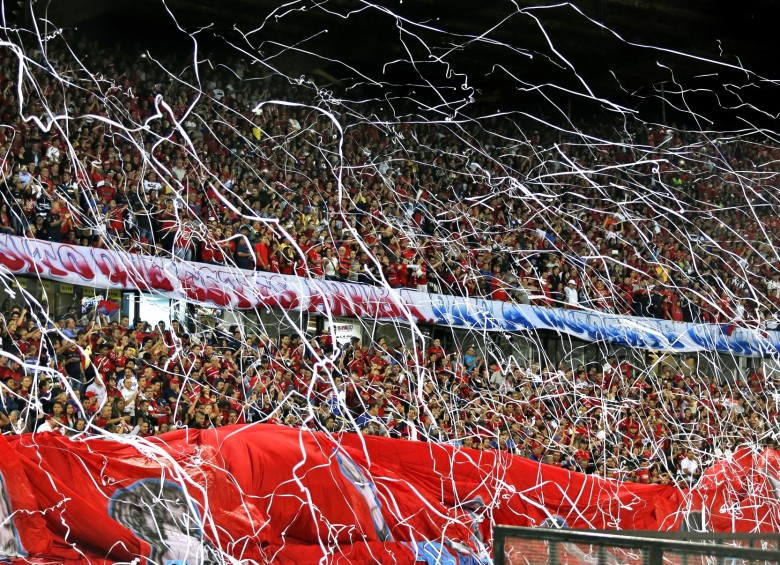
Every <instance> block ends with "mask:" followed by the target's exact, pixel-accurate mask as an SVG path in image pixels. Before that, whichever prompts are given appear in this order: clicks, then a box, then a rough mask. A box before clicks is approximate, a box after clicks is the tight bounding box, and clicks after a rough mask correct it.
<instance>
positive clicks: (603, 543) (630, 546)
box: [493, 526, 780, 565]
mask: <svg viewBox="0 0 780 565" xmlns="http://www.w3.org/2000/svg"><path fill="white" fill-rule="evenodd" d="M778 542H780V534H715V533H706V532H705V533H699V532H644V531H642V532H636V531H591V530H555V529H547V528H518V527H508V526H497V527H496V528H495V529H494V532H493V552H494V553H493V555H494V563H495V564H496V565H514V564H520V563H522V564H524V565H542V564H544V565H546V564H550V565H574V564H583V565H586V564H587V565H596V564H598V565H695V564H699V563H701V564H709V565H720V564H723V565H742V564H746V565H747V564H751V565H752V564H759V563H760V564H780V550H778V549H765V548H766V547H769V548H772V547H774V548H778Z"/></svg>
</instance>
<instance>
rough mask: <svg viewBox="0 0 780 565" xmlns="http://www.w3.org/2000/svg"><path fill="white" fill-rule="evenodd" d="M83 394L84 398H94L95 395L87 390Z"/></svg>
mask: <svg viewBox="0 0 780 565" xmlns="http://www.w3.org/2000/svg"><path fill="white" fill-rule="evenodd" d="M84 396H85V397H86V398H95V397H96V396H97V395H96V394H95V393H94V391H91V390H88V391H87V392H86V393H85V394H84Z"/></svg>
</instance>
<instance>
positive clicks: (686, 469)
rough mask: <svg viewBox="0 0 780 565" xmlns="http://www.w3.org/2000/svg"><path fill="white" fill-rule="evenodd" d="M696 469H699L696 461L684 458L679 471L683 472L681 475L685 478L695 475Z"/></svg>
mask: <svg viewBox="0 0 780 565" xmlns="http://www.w3.org/2000/svg"><path fill="white" fill-rule="evenodd" d="M698 469H699V463H698V461H696V459H691V458H689V457H686V458H685V459H683V460H682V462H681V463H680V470H681V471H682V472H683V475H685V476H686V477H687V476H694V475H696V471H697V470H698Z"/></svg>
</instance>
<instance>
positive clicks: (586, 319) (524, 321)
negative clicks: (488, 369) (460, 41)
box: [0, 235, 780, 356]
mask: <svg viewBox="0 0 780 565" xmlns="http://www.w3.org/2000/svg"><path fill="white" fill-rule="evenodd" d="M1 268H4V269H5V271H6V272H8V273H11V274H14V275H34V276H38V277H41V278H45V279H50V280H55V281H61V282H65V283H70V284H76V285H85V286H93V287H98V288H105V289H111V288H114V289H126V290H135V289H140V290H142V291H155V292H160V293H164V294H165V295H167V296H169V297H171V298H175V299H183V300H188V301H190V302H194V303H199V304H203V305H206V306H209V307H218V308H235V309H253V308H263V307H271V308H281V309H283V310H303V311H306V312H311V313H319V314H324V315H327V316H329V317H332V316H340V317H352V318H364V319H377V320H394V321H406V322H412V321H414V322H420V323H428V324H437V325H444V326H453V327H461V328H467V329H474V330H479V331H484V330H501V331H528V330H552V331H556V332H560V333H565V334H569V335H572V336H576V337H578V338H580V339H583V340H586V341H600V342H603V343H611V344H614V345H622V346H628V347H636V348H643V349H648V348H649V349H653V350H664V351H674V352H691V351H720V352H729V353H732V354H735V355H742V356H765V355H768V354H770V353H773V352H774V353H778V354H780V332H777V331H764V330H759V329H756V328H736V327H732V328H730V329H729V330H728V331H724V328H723V327H722V326H721V325H720V324H685V323H680V322H671V321H666V320H653V319H649V318H632V317H628V316H614V315H606V314H603V313H600V312H587V311H581V310H561V309H556V308H542V307H536V306H528V305H521V304H513V303H510V302H499V301H495V300H485V299H476V298H463V297H455V296H446V295H441V294H428V293H422V292H417V291H413V290H408V289H390V288H387V287H374V286H368V285H360V284H353V283H342V282H333V281H323V280H314V279H305V278H301V277H295V276H289V275H280V274H275V273H267V272H261V271H245V270H241V269H237V268H230V267H221V266H217V265H206V264H202V263H191V262H184V261H179V260H174V259H170V258H167V259H166V258H161V257H151V256H144V255H135V254H132V253H125V252H117V251H111V250H108V249H96V248H92V247H79V246H73V245H65V244H58V243H52V242H46V241H39V240H35V239H25V238H20V237H15V236H9V235H0V269H1Z"/></svg>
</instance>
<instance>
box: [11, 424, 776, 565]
mask: <svg viewBox="0 0 780 565" xmlns="http://www.w3.org/2000/svg"><path fill="white" fill-rule="evenodd" d="M778 471H780V454H778V453H777V452H774V451H767V452H763V453H758V452H752V451H750V450H748V449H743V450H741V451H738V452H737V453H736V454H735V455H734V456H733V457H732V458H730V459H724V460H722V461H720V462H719V463H718V464H716V465H715V466H713V467H712V468H711V469H709V470H708V471H707V472H706V473H705V475H704V476H703V477H702V480H701V481H700V483H699V485H698V486H697V487H696V488H694V489H691V490H681V489H678V488H675V487H671V486H662V485H641V484H634V483H620V482H616V481H612V480H607V479H603V478H599V477H596V476H592V475H582V474H578V473H574V472H570V471H566V470H562V469H560V468H557V467H552V466H548V465H543V464H539V463H535V462H532V461H529V460H527V459H523V458H520V457H516V456H512V455H508V454H506V453H500V452H488V451H485V452H482V451H475V450H470V449H461V448H458V447H454V446H450V445H442V444H431V443H422V442H412V441H402V440H392V439H386V438H378V437H363V436H358V435H350V434H347V435H342V436H338V437H330V436H327V435H324V434H320V433H311V432H307V431H301V430H299V429H295V428H286V427H280V426H273V425H251V426H233V427H225V428H219V429H215V430H202V431H198V430H179V431H175V432H172V433H170V434H166V435H164V436H161V437H156V438H151V439H150V440H140V439H135V438H134V439H128V441H126V442H118V441H111V440H107V439H102V438H92V439H89V440H84V441H74V440H71V439H68V438H65V437H63V436H60V435H58V434H49V433H46V434H37V435H35V436H32V435H25V436H19V437H11V438H7V437H2V438H0V474H1V475H2V488H3V492H2V494H3V496H2V500H1V501H0V502H1V504H0V513H2V514H3V516H0V523H2V526H0V556H2V557H4V558H7V559H13V558H16V559H18V562H20V563H21V562H29V561H33V562H35V561H36V560H48V561H50V562H51V561H54V562H57V563H68V564H74V565H76V564H81V563H114V562H117V561H132V560H133V559H138V560H139V561H138V562H139V563H185V562H187V563H201V562H212V561H216V562H218V559H219V557H220V556H221V557H224V556H230V557H231V558H233V559H237V560H248V561H249V562H259V563H262V562H279V563H302V562H316V561H318V560H319V559H320V558H321V557H322V556H323V555H326V556H329V559H328V560H329V561H333V562H344V563H348V562H351V563H357V562H370V561H375V562H380V563H385V562H386V563H412V562H415V561H416V560H425V559H426V555H427V559H428V560H429V561H431V560H434V561H435V560H438V559H439V558H441V557H442V555H443V554H445V553H446V554H447V555H451V556H455V557H457V556H459V555H460V556H464V555H470V556H471V558H472V559H473V560H474V562H480V561H484V560H485V556H486V555H487V553H486V552H485V551H484V547H483V544H482V543H481V540H485V541H489V536H490V530H491V528H492V526H493V525H494V524H505V525H517V526H538V525H541V524H542V523H543V522H545V520H550V519H555V520H557V521H558V522H559V523H563V522H565V523H566V525H568V526H569V527H573V528H607V529H610V528H619V529H640V530H641V529H650V530H672V529H678V528H680V527H681V524H682V523H683V520H684V517H685V515H686V514H690V513H702V512H703V513H704V516H705V518H704V522H705V524H706V525H707V526H708V527H709V528H710V529H712V530H715V531H777V526H778V522H779V521H780V513H779V512H778V510H779V509H780V504H779V503H778V496H779V495H780V481H778V479H777V477H778ZM436 551H439V552H443V553H440V554H438V556H434V557H431V556H430V555H431V552H433V554H434V555H436V554H435V552H436ZM444 561H446V559H444Z"/></svg>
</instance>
